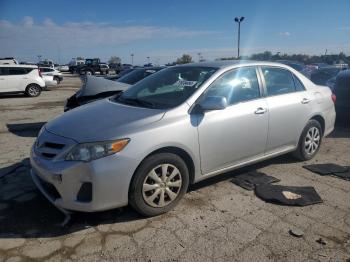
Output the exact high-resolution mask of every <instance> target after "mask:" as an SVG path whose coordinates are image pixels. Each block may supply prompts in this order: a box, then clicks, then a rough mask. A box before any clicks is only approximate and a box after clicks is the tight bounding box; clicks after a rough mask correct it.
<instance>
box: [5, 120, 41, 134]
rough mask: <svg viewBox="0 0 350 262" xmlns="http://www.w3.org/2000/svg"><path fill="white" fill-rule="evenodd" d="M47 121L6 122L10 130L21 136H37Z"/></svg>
mask: <svg viewBox="0 0 350 262" xmlns="http://www.w3.org/2000/svg"><path fill="white" fill-rule="evenodd" d="M45 124H46V122H34V123H20V124H6V126H7V129H8V131H9V132H11V133H13V134H15V135H17V136H21V137H37V135H38V133H39V131H40V129H41V127H42V126H43V125H45Z"/></svg>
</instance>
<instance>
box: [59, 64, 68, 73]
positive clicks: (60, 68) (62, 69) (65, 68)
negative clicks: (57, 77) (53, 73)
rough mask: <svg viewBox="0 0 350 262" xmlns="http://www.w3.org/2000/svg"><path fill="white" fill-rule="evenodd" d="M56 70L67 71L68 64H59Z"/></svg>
mask: <svg viewBox="0 0 350 262" xmlns="http://www.w3.org/2000/svg"><path fill="white" fill-rule="evenodd" d="M58 70H60V71H61V72H69V66H68V65H60V66H59V67H58Z"/></svg>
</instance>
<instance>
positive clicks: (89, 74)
mask: <svg viewBox="0 0 350 262" xmlns="http://www.w3.org/2000/svg"><path fill="white" fill-rule="evenodd" d="M84 74H85V75H87V76H91V75H93V74H94V73H93V72H92V71H90V70H88V71H85V72H84Z"/></svg>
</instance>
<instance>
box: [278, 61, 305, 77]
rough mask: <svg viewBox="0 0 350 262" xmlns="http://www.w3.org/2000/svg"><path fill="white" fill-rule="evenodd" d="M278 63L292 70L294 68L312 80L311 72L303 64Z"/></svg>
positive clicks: (292, 62) (293, 62)
mask: <svg viewBox="0 0 350 262" xmlns="http://www.w3.org/2000/svg"><path fill="white" fill-rule="evenodd" d="M276 62H278V63H281V64H284V65H287V66H290V67H291V68H294V69H295V70H297V71H299V72H300V73H302V74H303V75H305V76H306V77H308V78H310V72H309V70H308V69H307V67H306V66H305V65H304V64H303V63H300V62H297V61H291V60H277V61H276Z"/></svg>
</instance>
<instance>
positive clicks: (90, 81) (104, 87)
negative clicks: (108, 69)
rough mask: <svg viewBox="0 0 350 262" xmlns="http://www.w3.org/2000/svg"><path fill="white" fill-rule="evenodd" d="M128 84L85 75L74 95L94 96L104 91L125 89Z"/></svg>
mask: <svg viewBox="0 0 350 262" xmlns="http://www.w3.org/2000/svg"><path fill="white" fill-rule="evenodd" d="M129 87H130V85H128V84H124V83H121V82H116V81H111V80H108V79H105V78H102V77H96V76H86V78H85V79H84V80H83V85H82V87H81V88H80V89H79V91H78V92H77V93H76V97H77V98H79V97H84V96H94V95H97V94H100V93H104V92H111V91H125V90H126V89H128V88H129Z"/></svg>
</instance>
